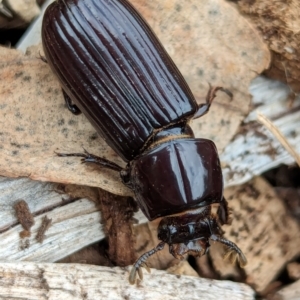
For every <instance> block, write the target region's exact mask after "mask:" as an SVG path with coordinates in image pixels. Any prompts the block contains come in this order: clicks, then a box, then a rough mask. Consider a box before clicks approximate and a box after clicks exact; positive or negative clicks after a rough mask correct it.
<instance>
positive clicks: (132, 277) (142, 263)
mask: <svg viewBox="0 0 300 300" xmlns="http://www.w3.org/2000/svg"><path fill="white" fill-rule="evenodd" d="M164 246H165V243H164V242H160V243H159V244H158V245H157V246H156V247H155V248H153V249H151V250H150V251H148V252H146V253H144V254H143V255H142V256H140V257H139V259H138V260H137V261H136V262H135V263H134V265H133V267H132V269H131V271H130V274H129V278H128V280H129V283H130V284H134V283H135V281H136V274H138V275H139V278H140V279H141V280H143V272H142V267H144V268H145V269H146V270H147V271H148V272H149V273H150V268H149V267H148V265H147V264H146V261H147V259H148V258H149V257H150V256H152V255H153V254H155V253H156V252H158V251H160V250H162V249H163V248H164Z"/></svg>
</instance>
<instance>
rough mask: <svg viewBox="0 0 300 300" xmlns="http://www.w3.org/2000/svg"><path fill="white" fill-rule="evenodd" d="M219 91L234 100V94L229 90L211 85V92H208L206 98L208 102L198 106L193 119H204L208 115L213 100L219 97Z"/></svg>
mask: <svg viewBox="0 0 300 300" xmlns="http://www.w3.org/2000/svg"><path fill="white" fill-rule="evenodd" d="M217 91H222V92H224V93H226V94H227V95H228V96H229V97H230V99H232V98H233V94H232V93H231V92H230V91H229V90H228V89H225V88H223V87H221V86H211V84H210V83H209V90H208V92H207V95H206V98H205V100H206V101H205V103H204V104H199V105H198V110H197V111H196V113H195V114H194V117H193V119H197V118H200V117H202V116H204V115H205V114H207V113H208V111H209V108H210V106H211V104H212V102H213V100H214V99H215V98H216V96H217V95H216V92H217Z"/></svg>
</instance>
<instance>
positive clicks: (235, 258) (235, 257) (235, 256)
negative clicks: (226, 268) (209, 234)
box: [223, 249, 247, 268]
mask: <svg viewBox="0 0 300 300" xmlns="http://www.w3.org/2000/svg"><path fill="white" fill-rule="evenodd" d="M223 259H224V260H229V261H230V263H232V264H235V263H236V262H237V263H238V265H239V266H240V267H241V268H244V267H245V266H246V264H247V259H246V257H245V255H244V254H243V253H242V252H240V253H238V252H236V251H235V250H234V249H227V251H226V252H225V254H224V257H223Z"/></svg>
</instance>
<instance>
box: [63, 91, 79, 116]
mask: <svg viewBox="0 0 300 300" xmlns="http://www.w3.org/2000/svg"><path fill="white" fill-rule="evenodd" d="M62 92H63V95H64V98H65V102H66V105H67V108H68V110H69V111H70V112H71V113H72V114H74V115H79V114H81V111H80V109H79V108H78V106H77V105H75V104H73V102H72V100H71V98H70V97H69V96H68V95H67V93H66V92H65V91H64V89H62Z"/></svg>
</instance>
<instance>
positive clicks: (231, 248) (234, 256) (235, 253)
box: [210, 234, 247, 268]
mask: <svg viewBox="0 0 300 300" xmlns="http://www.w3.org/2000/svg"><path fill="white" fill-rule="evenodd" d="M210 239H211V240H213V241H216V242H219V243H222V244H223V245H225V246H226V247H227V251H226V253H225V255H224V259H228V260H229V261H230V262H231V263H235V261H237V262H238V264H239V266H240V267H242V268H243V267H245V266H246V264H247V258H246V257H245V255H244V253H243V252H242V250H241V249H240V248H239V247H238V246H237V245H236V244H235V243H233V242H231V241H228V240H226V239H224V238H222V237H220V236H217V235H215V234H212V235H211V236H210Z"/></svg>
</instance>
